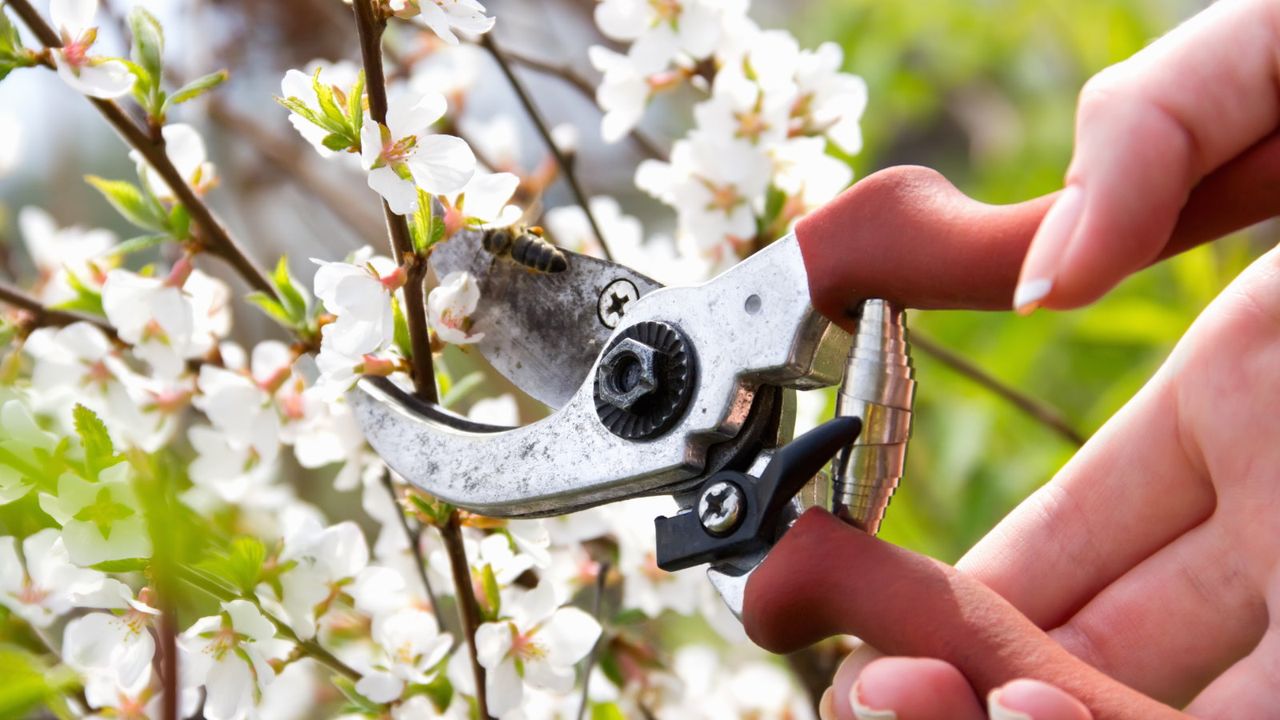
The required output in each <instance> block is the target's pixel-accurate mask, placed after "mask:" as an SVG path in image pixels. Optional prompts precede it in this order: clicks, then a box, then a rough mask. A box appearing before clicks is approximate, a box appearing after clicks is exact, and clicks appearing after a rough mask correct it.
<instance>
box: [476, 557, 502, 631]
mask: <svg viewBox="0 0 1280 720" xmlns="http://www.w3.org/2000/svg"><path fill="white" fill-rule="evenodd" d="M480 585H481V587H483V588H484V605H485V606H484V607H482V608H480V612H481V613H483V614H484V615H485V619H486V620H488V621H493V620H497V619H498V617H499V616H500V615H501V612H502V592H501V590H500V589H499V588H498V577H497V576H496V575H494V574H493V566H492V565H487V564H486V565H485V566H484V569H483V570H481V571H480Z"/></svg>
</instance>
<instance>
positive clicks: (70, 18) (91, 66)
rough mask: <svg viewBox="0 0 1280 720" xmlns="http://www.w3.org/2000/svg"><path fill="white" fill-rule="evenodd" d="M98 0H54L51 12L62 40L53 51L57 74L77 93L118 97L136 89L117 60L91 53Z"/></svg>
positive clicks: (54, 24) (122, 64) (98, 96)
mask: <svg viewBox="0 0 1280 720" xmlns="http://www.w3.org/2000/svg"><path fill="white" fill-rule="evenodd" d="M97 14H98V0H51V2H50V3H49V15H50V19H51V20H52V21H53V26H54V28H56V29H57V31H58V35H59V36H60V38H61V41H62V47H60V48H57V49H56V50H54V52H53V62H54V64H55V65H56V66H57V68H58V76H59V77H61V78H62V79H63V81H65V82H66V83H67V84H68V85H70V86H71V87H72V88H73V89H75V90H76V91H77V92H81V93H84V94H85V95H88V96H90V97H96V98H104V99H111V98H118V97H120V96H121V95H125V94H127V93H128V92H129V91H130V90H132V89H133V83H134V77H133V74H132V73H130V72H129V68H128V67H127V66H125V64H124V63H123V62H121V61H120V60H117V59H111V58H106V57H101V56H98V55H95V54H92V52H93V49H94V47H93V46H94V44H95V43H96V42H97V40H98V27H97V25H96V24H95V17H96V16H97Z"/></svg>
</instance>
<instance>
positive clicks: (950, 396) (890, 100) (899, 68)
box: [790, 0, 1277, 561]
mask: <svg viewBox="0 0 1280 720" xmlns="http://www.w3.org/2000/svg"><path fill="white" fill-rule="evenodd" d="M1202 5H1203V3H1197V2H1167V1H1166V2H1148V1H1145V0H1122V1H1116V0H1111V1H1104V0H1050V1H1045V0H983V1H975V2H953V1H950V0H913V1H912V2H893V1H886V0H830V1H827V2H821V3H816V4H814V5H812V6H810V7H809V9H808V11H807V12H805V13H803V14H802V15H800V16H799V17H798V18H796V19H794V21H793V22H791V23H790V25H791V27H792V29H793V31H795V32H796V33H797V34H798V35H799V37H800V39H801V42H802V44H805V45H810V46H812V45H814V44H816V43H818V42H821V41H822V40H824V39H836V40H838V41H839V42H840V43H841V45H842V46H843V47H844V49H845V52H846V67H847V68H848V69H850V70H851V71H853V72H857V73H859V74H861V75H862V76H863V77H864V78H866V80H867V84H868V85H869V88H870V102H869V104H868V111H867V114H866V117H865V119H864V125H863V127H864V132H865V137H866V149H865V150H864V151H863V152H862V153H861V154H860V155H858V156H857V157H855V158H853V163H854V166H855V167H856V168H857V169H858V175H859V177H862V176H865V175H866V174H868V173H869V172H872V171H874V170H875V169H878V168H882V167H886V166H889V165H894V164H900V163H912V164H921V165H928V166H931V167H933V168H936V169H937V170H939V171H941V172H942V173H943V174H944V175H946V176H947V177H948V178H949V179H951V180H952V181H953V182H954V183H955V184H956V185H957V186H958V187H960V189H962V190H964V191H965V192H967V193H969V194H970V195H972V196H974V197H976V198H978V199H980V200H984V201H986V202H992V203H1004V202H1013V201H1018V200H1025V199H1027V198H1030V197H1033V196H1035V195H1039V194H1042V193H1045V192H1049V191H1052V190H1055V189H1058V188H1060V187H1061V185H1062V177H1063V173H1064V171H1065V169H1066V166H1067V163H1068V161H1069V160H1070V154H1071V141H1072V127H1073V122H1074V114H1075V102H1076V94H1077V92H1078V91H1079V88H1080V87H1081V86H1082V85H1083V84H1084V82H1085V80H1087V79H1088V78H1089V77H1090V76H1091V75H1093V74H1094V73H1096V72H1097V71H1099V70H1101V69H1102V68H1104V67H1106V66H1108V65H1111V64H1113V63H1116V62H1119V61H1121V60H1123V59H1125V58H1126V57H1129V56H1130V55H1132V54H1133V53H1135V52H1137V51H1138V50H1140V49H1141V48H1142V47H1143V46H1144V45H1145V44H1147V43H1148V42H1150V41H1151V40H1152V39H1154V38H1156V37H1158V36H1159V35H1161V34H1163V33H1165V32H1167V31H1168V30H1170V29H1172V28H1173V27H1174V26H1176V25H1177V23H1178V22H1180V21H1181V20H1184V19H1186V18H1187V17H1189V16H1191V15H1192V14H1194V12H1195V11H1196V10H1197V9H1198V8H1200V7H1201V6H1202ZM1276 240H1277V235H1276V228H1275V227H1274V226H1273V225H1271V224H1267V225H1263V226H1259V227H1256V228H1253V229H1252V230H1251V231H1249V232H1246V233H1240V234H1238V235H1236V236H1234V237H1231V238H1227V239H1224V240H1222V241H1219V242H1218V243H1216V244H1214V245H1211V246H1205V247H1201V248H1199V249H1196V250H1194V251H1191V252H1189V253H1186V254H1185V255H1183V256H1181V257H1178V258H1175V259H1173V260H1171V261H1169V262H1166V263H1163V264H1161V265H1160V266H1158V267H1155V268H1152V269H1149V270H1147V271H1145V272H1142V273H1139V274H1138V275H1136V276H1134V277H1132V278H1130V279H1129V280H1128V281H1127V282H1125V283H1124V284H1122V285H1121V286H1120V287H1119V288H1117V289H1116V290H1115V291H1113V292H1112V293H1111V294H1109V295H1108V296H1107V297H1106V298H1105V299H1103V300H1102V301H1101V302H1099V303H1097V304H1096V305H1094V306H1093V307H1090V308H1088V309H1085V310H1080V311H1076V312H1069V313H1047V312H1044V311H1041V312H1037V313H1035V314H1034V315H1032V316H1031V317H1026V318H1022V317H1017V316H1015V315H1012V314H1006V313H1000V314H992V313H972V312H927V313H926V312H917V313H914V314H913V316H912V318H911V322H912V327H913V328H914V329H915V330H916V331H918V332H919V333H921V334H927V336H928V337H930V338H932V339H934V340H936V341H938V342H940V343H942V344H944V345H946V346H947V347H948V348H951V349H953V350H956V351H958V352H959V353H960V354H961V355H963V356H964V357H966V358H967V359H968V360H970V361H972V362H973V363H975V364H976V365H979V366H981V367H982V368H984V369H985V370H987V371H988V372H989V373H991V374H992V375H994V376H996V377H997V378H999V379H1000V380H1001V381H1003V382H1005V383H1007V384H1009V385H1011V386H1012V387H1014V388H1016V389H1018V390H1019V391H1021V392H1023V393H1026V394H1027V395H1031V396H1034V397H1036V398H1039V399H1041V400H1043V401H1045V402H1046V403H1048V404H1049V405H1051V406H1053V407H1055V408H1057V409H1058V410H1059V411H1060V412H1061V414H1062V415H1063V416H1064V418H1065V419H1066V420H1067V422H1068V423H1069V424H1070V425H1071V426H1072V427H1074V428H1075V429H1076V430H1078V431H1079V432H1081V433H1084V434H1086V435H1087V434H1091V433H1093V432H1095V431H1096V430H1097V429H1098V428H1099V427H1100V426H1101V425H1102V424H1103V423H1104V422H1105V421H1106V420H1107V418H1108V417H1110V416H1111V415H1112V414H1113V413H1114V412H1115V411H1116V410H1118V409H1119V408H1120V407H1121V406H1122V405H1123V404H1124V403H1125V402H1126V401H1127V400H1128V399H1129V398H1130V397H1131V396H1132V395H1133V394H1134V393H1135V392H1136V391H1137V390H1138V389H1139V388H1141V387H1142V385H1143V383H1144V382H1145V381H1146V380H1147V379H1148V378H1149V377H1150V376H1151V375H1152V373H1153V372H1154V371H1155V370H1156V368H1157V367H1159V365H1160V363H1161V362H1162V361H1163V360H1164V358H1165V357H1166V356H1167V354H1168V353H1169V351H1170V350H1171V349H1172V347H1173V346H1174V344H1175V343H1176V342H1177V340H1178V338H1179V337H1180V336H1181V334H1182V333H1183V332H1184V331H1185V330H1186V328H1187V327H1188V326H1189V325H1190V323H1191V322H1192V320H1194V319H1195V317H1196V316H1197V315H1198V314H1199V312H1200V311H1201V310H1202V309H1203V308H1204V306H1205V305H1206V304H1207V303H1208V302H1209V301H1210V300H1211V299H1212V298H1213V297H1214V296H1215V295H1217V293H1218V292H1219V291H1220V290H1221V289H1222V288H1223V287H1225V286H1226V285H1227V284H1228V283H1229V282H1230V281H1231V280H1232V278H1234V277H1235V275H1236V274H1237V273H1239V272H1240V271H1241V270H1242V269H1243V268H1244V267H1245V266H1246V265H1247V264H1248V263H1249V262H1250V261H1251V260H1252V259H1253V258H1254V257H1256V256H1257V255H1258V254H1260V252H1261V251H1262V250H1264V249H1265V248H1268V247H1270V246H1272V245H1274V244H1275V243H1276ZM915 359H916V367H917V378H918V380H919V382H920V385H919V394H918V395H917V400H916V403H917V404H916V410H917V412H916V424H915V437H914V440H913V443H912V446H911V451H910V453H909V457H908V470H907V476H906V478H905V480H904V482H903V486H902V487H901V489H899V491H898V494H897V495H896V496H895V498H894V500H893V504H892V507H891V508H890V511H889V515H888V519H887V520H886V522H885V526H884V530H883V531H882V535H883V536H884V537H886V538H887V539H890V540H891V541H894V542H897V543H901V544H904V545H907V546H909V547H912V548H915V549H918V550H921V551H924V552H927V553H929V554H932V555H935V556H937V557H939V558H942V559H944V560H949V561H951V560H955V559H957V558H958V557H959V556H960V555H961V554H963V552H964V550H965V549H966V548H968V547H969V546H971V545H972V544H973V543H974V542H975V541H976V540H977V539H978V538H980V537H981V536H982V535H983V534H985V533H986V531H987V530H988V529H990V528H991V527H992V526H993V525H994V524H995V523H996V522H998V521H999V519H1000V518H1001V517H1003V516H1004V514H1005V513H1007V512H1008V511H1009V510H1010V509H1011V508H1012V507H1013V506H1014V505H1016V504H1017V502H1018V501H1019V500H1021V499H1022V498H1023V497H1025V496H1026V495H1027V494H1029V493H1030V492H1031V491H1032V490H1034V489H1035V488H1036V487H1038V486H1039V485H1041V484H1042V483H1044V482H1045V481H1047V480H1048V479H1049V478H1050V477H1052V475H1053V473H1054V472H1055V471H1056V470H1057V469H1058V468H1060V467H1061V466H1062V465H1063V464H1064V463H1065V462H1066V460H1067V459H1069V458H1070V457H1071V455H1072V453H1073V452H1074V451H1075V446H1074V445H1073V444H1072V443H1070V442H1068V441H1066V440H1065V439H1064V438H1063V437H1062V436H1061V435H1059V434H1057V433H1055V432H1052V431H1050V430H1048V429H1046V428H1045V426H1043V425H1042V424H1040V423H1038V422H1036V421H1034V420H1032V419H1031V418H1029V417H1028V416H1027V415H1025V414H1023V413H1022V412H1020V411H1018V410H1016V409H1014V408H1013V407H1012V406H1011V405H1010V404H1009V403H1007V402H1005V401H1004V400H1001V399H999V398H998V397H996V396H995V395H994V394H992V393H991V392H989V391H987V390H985V389H983V388H982V387H980V386H979V385H978V384H976V383H974V382H973V381H972V380H970V379H968V378H966V377H964V376H962V375H960V374H958V373H956V372H955V371H953V370H952V369H951V368H949V367H947V366H945V365H943V364H941V363H939V362H938V361H937V360H935V359H934V358H932V357H930V356H928V355H926V354H924V353H922V352H920V351H919V350H917V351H916V353H915Z"/></svg>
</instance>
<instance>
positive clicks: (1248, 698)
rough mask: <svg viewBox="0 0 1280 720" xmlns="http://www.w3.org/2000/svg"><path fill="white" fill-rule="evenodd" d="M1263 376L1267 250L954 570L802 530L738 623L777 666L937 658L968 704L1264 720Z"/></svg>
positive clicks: (761, 577)
mask: <svg viewBox="0 0 1280 720" xmlns="http://www.w3.org/2000/svg"><path fill="white" fill-rule="evenodd" d="M1276 368H1280V249H1276V250H1272V251H1271V252H1269V253H1268V254H1266V255H1264V256H1263V257H1262V258H1260V259H1259V260H1257V261H1256V262H1255V263H1254V264H1253V265H1252V266H1251V267H1250V268H1249V269H1248V270H1246V271H1245V272H1244V273H1242V274H1241V276H1240V277H1239V278H1238V279H1237V280H1236V281H1235V282H1234V283H1232V285H1231V286H1230V287H1228V288H1227V289H1226V290H1225V291H1224V292H1223V293H1222V295H1221V296H1219V297H1218V298H1217V299H1216V300H1215V301H1214V302H1213V303H1212V304H1211V305H1210V306H1209V307H1208V308H1207V309H1206V310H1205V312H1204V314H1203V315H1202V316H1201V317H1200V318H1199V319H1198V320H1197V321H1196V322H1195V324H1193V326H1192V327H1191V329H1190V330H1189V331H1188V332H1187V334H1186V336H1185V337H1184V338H1183V339H1182V341H1181V342H1180V343H1179V344H1178V346H1177V347H1176V348H1175V350H1174V351H1173V353H1172V354H1171V355H1170V357H1169V359H1168V361H1167V362H1166V363H1165V364H1164V366H1163V367H1162V368H1161V369H1160V371H1159V372H1158V373H1157V374H1156V376H1155V377H1154V378H1153V379H1152V380H1151V381H1150V382H1149V383H1148V384H1147V386H1146V387H1145V388H1143V390H1142V391H1141V392H1140V393H1139V394H1138V395H1137V396H1136V397H1135V398H1134V399H1133V400H1132V401H1131V402H1130V403H1129V404H1128V405H1126V406H1125V408H1124V409H1122V410H1121V411H1120V412H1119V413H1118V414H1117V415H1116V416H1115V417H1114V418H1112V419H1111V421H1109V422H1108V423H1107V424H1106V425H1105V426H1104V427H1103V428H1102V429H1101V430H1100V431H1099V432H1098V433H1097V434H1096V435H1095V436H1094V438H1093V439H1091V440H1090V442H1089V443H1088V444H1086V446H1085V447H1084V448H1083V449H1082V450H1081V451H1080V452H1079V453H1078V454H1077V455H1076V456H1075V457H1074V458H1073V459H1072V460H1071V462H1070V463H1068V464H1067V465H1066V467H1064V468H1063V470H1062V471H1061V472H1060V473H1059V474H1058V475H1057V476H1056V477H1055V478H1054V479H1053V481H1051V482H1050V483H1049V484H1048V485H1046V486H1045V487H1043V488H1041V489H1040V490H1039V491H1037V492H1036V493H1035V494H1033V495H1032V496H1031V497H1030V498H1029V499H1028V500H1027V501H1026V502H1024V503H1023V504H1022V505H1021V506H1019V507H1018V508H1017V509H1016V510H1014V512H1013V513H1011V514H1010V515H1009V517H1007V518H1006V519H1005V520H1004V521H1003V522H1002V523H1001V524H1000V525H999V526H997V527H996V529H995V530H994V531H993V532H992V533H991V534H990V535H988V536H987V538H985V539H984V540H983V541H982V542H981V543H979V544H978V546H976V547H975V548H974V549H973V551H971V552H970V553H969V554H968V555H967V556H966V557H965V558H964V559H963V560H962V561H961V562H960V563H959V565H958V568H959V572H957V571H955V570H952V569H951V568H947V567H945V566H943V565H941V564H940V563H936V562H934V561H931V560H928V559H926V558H921V557H920V556H916V555H913V554H911V553H908V552H906V551H904V550H902V549H900V548H895V547H893V546H891V545H888V544H886V543H883V542H881V541H878V540H876V539H874V538H871V537H869V536H866V535H863V534H862V533H859V532H858V531H856V530H853V529H852V528H850V527H848V526H846V525H844V524H842V523H840V522H838V521H836V520H835V519H834V518H832V517H831V516H829V515H825V514H816V513H811V514H807V515H806V516H805V517H803V518H801V520H800V522H799V523H797V525H796V527H795V528H793V529H792V530H791V531H790V532H789V533H788V534H787V535H786V536H784V537H783V539H782V541H781V542H780V543H779V544H778V545H777V547H775V548H774V549H773V551H772V552H771V553H770V555H769V557H768V558H767V559H766V561H765V562H764V564H763V565H761V567H760V568H759V569H757V571H756V573H755V575H754V576H753V577H752V579H751V582H750V583H749V585H748V587H747V596H746V603H745V608H746V611H745V614H744V617H743V620H744V624H745V625H746V627H747V630H748V632H749V633H750V634H751V635H752V637H753V638H754V639H755V640H756V641H757V642H758V643H760V644H761V645H762V646H764V647H766V648H770V649H775V650H790V649H795V648H797V647H800V646H803V645H805V644H808V643H809V642H812V641H813V640H816V639H818V638H819V637H824V636H826V635H830V634H834V633H848V634H855V635H858V636H860V637H862V638H863V639H864V640H866V641H868V642H870V643H871V644H872V645H873V646H876V647H878V648H880V649H882V650H884V651H886V652H889V653H893V654H901V655H913V656H932V657H937V658H940V659H943V660H946V661H947V662H949V663H951V664H952V665H955V666H956V667H957V668H959V669H960V670H961V671H963V673H964V675H965V677H967V679H968V680H969V681H970V683H972V684H973V686H974V687H975V688H976V689H977V690H978V691H979V692H982V693H985V692H987V691H989V690H991V689H994V688H998V687H1000V686H1002V685H1003V684H1004V683H1006V682H1008V681H1009V680H1012V679H1015V678H1020V677H1027V678H1034V679H1040V680H1044V681H1047V682H1049V683H1051V684H1054V685H1057V686H1058V687H1060V688H1062V689H1064V690H1067V691H1069V692H1070V693H1071V694H1072V695H1074V696H1076V697H1077V698H1079V699H1080V700H1082V701H1083V702H1084V703H1085V705H1086V706H1087V707H1089V708H1090V710H1092V711H1093V713H1094V716H1095V717H1097V718H1153V717H1160V716H1162V715H1166V714H1169V713H1172V712H1173V711H1172V710H1171V709H1169V708H1168V707H1167V706H1165V707H1164V708H1163V710H1161V709H1160V707H1159V706H1158V705H1156V704H1155V703H1154V702H1153V701H1151V700H1145V699H1143V698H1140V697H1139V696H1138V695H1137V693H1134V692H1132V691H1129V690H1126V689H1125V688H1124V687H1121V684H1123V685H1124V686H1127V687H1128V688H1132V689H1133V690H1137V691H1140V692H1141V693H1144V694H1145V695H1146V696H1149V698H1154V699H1155V700H1157V701H1159V702H1161V703H1166V704H1167V705H1172V706H1178V707H1181V706H1184V705H1187V704H1188V703H1190V706H1189V708H1188V710H1189V712H1191V713H1192V714H1197V715H1206V716H1215V717H1216V716H1230V717H1262V716H1265V715H1266V714H1267V713H1270V712H1272V711H1273V709H1274V699H1275V697H1277V696H1278V695H1280V678H1278V677H1277V675H1276V673H1274V672H1273V671H1272V668H1274V667H1276V666H1277V665H1278V664H1280V633H1277V632H1271V631H1269V629H1270V628H1273V627H1280V623H1274V622H1272V621H1271V618H1272V612H1273V611H1272V608H1273V607H1274V605H1273V604H1274V603H1276V602H1277V601H1278V600H1277V596H1276V594H1275V589H1276V588H1278V587H1280V566H1278V565H1277V563H1276V561H1275V559H1276V558H1277V557H1280V484H1278V483H1277V482H1276V480H1277V479H1278V478H1280V444H1278V443H1277V442H1276V439H1277V438H1280V413H1277V412H1276V410H1275V400H1274V399H1275V398H1276V397H1280V372H1277V371H1276ZM832 557H840V558H845V560H843V561H842V562H840V563H836V564H833V563H832V562H831V558H832ZM992 591H994V592H992ZM997 594H998V595H997ZM1015 609H1016V612H1015ZM1037 628H1039V630H1037ZM1041 630H1043V631H1044V632H1041ZM1095 669H1096V670H1095ZM1098 670H1100V671H1101V672H1097V671H1098ZM960 690H964V693H961V694H962V695H964V699H965V700H966V701H967V702H969V703H970V704H973V705H974V707H975V708H976V707H977V705H976V703H977V698H976V697H974V696H973V695H972V692H971V691H969V690H968V689H967V687H961V688H960ZM957 692H959V690H957ZM837 699H838V698H837ZM954 700H956V698H952V697H948V698H947V701H948V702H951V701H954ZM838 717H852V715H849V714H848V712H846V713H845V715H838ZM898 717H899V718H900V720H908V719H909V718H911V717H916V716H912V715H905V714H900V715H899V716H898ZM919 717H934V716H929V715H920V716H919ZM938 717H955V716H954V715H943V716H938Z"/></svg>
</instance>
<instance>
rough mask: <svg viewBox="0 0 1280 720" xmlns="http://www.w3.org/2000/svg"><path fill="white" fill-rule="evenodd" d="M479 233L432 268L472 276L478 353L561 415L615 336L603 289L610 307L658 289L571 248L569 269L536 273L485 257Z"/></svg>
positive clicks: (457, 239) (454, 244)
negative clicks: (477, 289)
mask: <svg viewBox="0 0 1280 720" xmlns="http://www.w3.org/2000/svg"><path fill="white" fill-rule="evenodd" d="M483 235H484V233H483V232H481V231H478V230H468V231H465V232H460V233H458V234H456V235H454V236H453V237H452V238H450V239H449V240H448V241H447V242H444V243H441V244H440V245H439V246H437V247H436V248H435V249H434V250H433V251H432V252H431V267H432V269H433V270H435V272H436V275H438V276H439V277H442V278H443V277H444V276H445V275H448V274H449V273H451V272H454V271H456V270H465V271H467V272H470V273H471V274H472V275H474V276H475V277H476V281H477V283H478V284H479V285H480V297H481V301H480V305H479V307H478V308H477V309H476V312H475V314H474V315H472V316H471V319H472V322H473V323H474V324H473V326H472V328H471V332H473V333H484V339H482V340H481V341H480V342H478V343H476V348H477V349H478V350H479V351H480V354H482V355H484V357H485V359H486V360H488V361H489V363H490V364H491V365H493V367H494V369H496V370H497V371H498V372H500V373H502V374H503V375H504V376H505V377H506V378H507V379H508V380H510V381H511V382H513V383H515V384H516V386H517V387H519V388H520V389H521V390H523V391H524V392H526V393H528V394H529V395H530V396H531V397H533V398H534V399H535V400H538V401H539V402H542V403H544V404H546V405H548V406H550V407H552V408H554V409H559V408H561V407H563V406H564V405H565V403H567V402H568V401H569V398H571V397H573V394H574V393H575V392H577V390H578V388H579V387H580V386H581V385H582V383H583V381H584V380H585V379H586V377H587V373H589V372H590V371H591V368H592V366H593V365H595V362H596V357H597V356H598V355H599V354H600V351H601V350H602V349H603V348H604V343H605V341H606V340H608V339H609V335H610V334H611V333H612V332H613V329H612V328H611V327H610V326H609V325H608V324H606V322H605V318H604V317H603V316H602V313H601V312H600V304H601V296H602V295H604V294H605V291H606V290H610V296H609V297H607V298H605V303H606V306H608V305H612V304H613V299H612V295H613V293H614V291H615V290H620V291H621V295H628V296H631V297H632V301H633V302H634V300H635V299H639V298H641V297H643V296H645V295H648V294H649V293H651V292H653V291H654V290H657V289H659V288H661V287H662V285H660V284H659V283H657V282H656V281H654V280H651V279H649V278H647V277H645V276H644V275H641V274H640V273H637V272H635V271H634V270H631V269H629V268H627V267H626V266H623V265H617V264H614V263H611V262H607V261H604V260H600V259H598V258H593V257H589V256H586V255H579V254H577V253H572V252H569V251H568V250H563V251H562V252H564V254H565V256H566V258H568V261H569V268H568V269H567V270H565V271H563V272H558V273H539V272H534V271H532V270H530V269H528V268H526V267H524V266H522V265H520V264H518V263H516V262H515V261H513V260H511V259H510V258H498V257H495V256H494V255H492V254H491V253H489V252H488V251H487V250H485V249H484V248H483V247H482V245H481V240H482V237H483ZM632 293H634V294H633V295H632ZM622 300H625V298H621V297H620V301H619V304H620V305H625V302H622ZM623 314H625V308H624V309H623ZM613 325H615V326H616V325H617V322H613Z"/></svg>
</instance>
